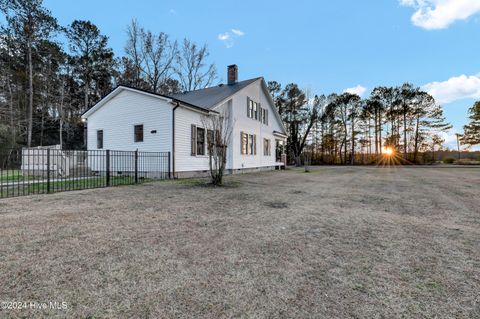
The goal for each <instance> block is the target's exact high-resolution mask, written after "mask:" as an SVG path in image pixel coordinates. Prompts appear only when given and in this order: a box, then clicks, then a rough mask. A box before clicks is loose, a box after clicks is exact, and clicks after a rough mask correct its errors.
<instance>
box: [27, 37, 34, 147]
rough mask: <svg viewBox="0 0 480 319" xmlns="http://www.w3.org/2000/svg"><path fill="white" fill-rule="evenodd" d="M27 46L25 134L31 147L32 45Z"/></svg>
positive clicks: (29, 42) (29, 43)
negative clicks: (26, 122)
mask: <svg viewBox="0 0 480 319" xmlns="http://www.w3.org/2000/svg"><path fill="white" fill-rule="evenodd" d="M27 46H28V54H27V58H28V91H29V92H28V132H27V146H28V147H31V146H32V131H33V67H32V43H31V41H30V40H29V41H28V43H27Z"/></svg>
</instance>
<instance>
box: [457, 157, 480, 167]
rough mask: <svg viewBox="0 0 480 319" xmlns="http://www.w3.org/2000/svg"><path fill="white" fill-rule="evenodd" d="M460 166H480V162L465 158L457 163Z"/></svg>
mask: <svg viewBox="0 0 480 319" xmlns="http://www.w3.org/2000/svg"><path fill="white" fill-rule="evenodd" d="M456 164H458V165H479V164H480V161H474V160H472V159H470V158H464V159H461V160H458V161H457V162H456Z"/></svg>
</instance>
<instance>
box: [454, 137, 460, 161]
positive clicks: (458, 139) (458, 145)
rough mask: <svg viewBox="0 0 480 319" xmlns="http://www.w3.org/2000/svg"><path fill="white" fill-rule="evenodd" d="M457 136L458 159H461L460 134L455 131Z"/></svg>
mask: <svg viewBox="0 0 480 319" xmlns="http://www.w3.org/2000/svg"><path fill="white" fill-rule="evenodd" d="M455 136H456V137H457V150H458V159H459V160H460V134H458V133H455Z"/></svg>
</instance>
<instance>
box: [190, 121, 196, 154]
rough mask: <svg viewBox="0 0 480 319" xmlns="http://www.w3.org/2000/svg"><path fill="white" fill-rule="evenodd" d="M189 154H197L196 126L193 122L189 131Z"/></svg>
mask: <svg viewBox="0 0 480 319" xmlns="http://www.w3.org/2000/svg"><path fill="white" fill-rule="evenodd" d="M191 155H192V156H195V155H197V127H196V126H195V124H192V132H191Z"/></svg>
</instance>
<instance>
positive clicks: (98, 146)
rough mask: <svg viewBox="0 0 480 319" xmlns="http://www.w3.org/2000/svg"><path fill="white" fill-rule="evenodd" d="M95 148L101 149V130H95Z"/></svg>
mask: <svg viewBox="0 0 480 319" xmlns="http://www.w3.org/2000/svg"><path fill="white" fill-rule="evenodd" d="M97 148H98V149H102V148H103V130H97Z"/></svg>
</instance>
